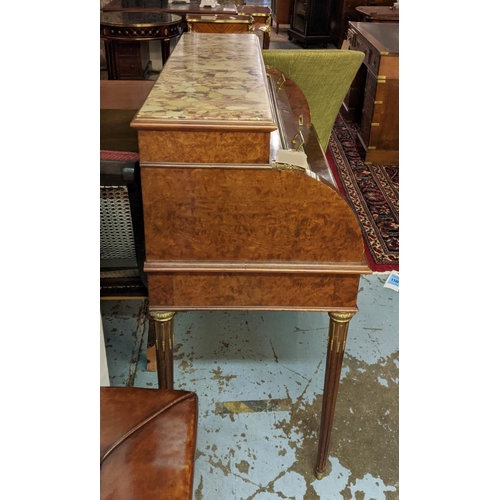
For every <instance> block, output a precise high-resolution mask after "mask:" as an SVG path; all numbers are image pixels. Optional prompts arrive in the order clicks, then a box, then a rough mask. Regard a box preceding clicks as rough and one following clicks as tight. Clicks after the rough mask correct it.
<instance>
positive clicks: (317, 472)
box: [314, 469, 325, 479]
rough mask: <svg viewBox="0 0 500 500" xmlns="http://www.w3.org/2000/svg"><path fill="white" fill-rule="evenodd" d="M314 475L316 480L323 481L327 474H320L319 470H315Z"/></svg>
mask: <svg viewBox="0 0 500 500" xmlns="http://www.w3.org/2000/svg"><path fill="white" fill-rule="evenodd" d="M314 475H315V476H316V479H323V478H324V477H325V473H324V472H320V471H319V470H318V469H314Z"/></svg>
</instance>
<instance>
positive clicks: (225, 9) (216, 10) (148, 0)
mask: <svg viewBox="0 0 500 500" xmlns="http://www.w3.org/2000/svg"><path fill="white" fill-rule="evenodd" d="M200 1H201V0H193V1H191V2H189V3H168V0H112V1H111V2H110V3H109V4H108V5H106V6H105V7H103V8H102V9H101V10H102V12H116V11H119V12H123V11H124V12H166V13H169V14H177V15H178V16H181V18H182V22H181V27H182V29H183V30H184V31H185V30H186V29H187V23H186V16H187V15H188V14H238V9H237V7H236V5H235V4H234V3H224V4H220V5H218V6H217V7H200Z"/></svg>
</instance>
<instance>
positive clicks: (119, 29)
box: [100, 12, 182, 80]
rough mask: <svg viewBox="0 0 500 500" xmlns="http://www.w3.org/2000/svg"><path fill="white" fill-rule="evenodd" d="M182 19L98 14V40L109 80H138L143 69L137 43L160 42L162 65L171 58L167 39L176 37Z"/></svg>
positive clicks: (145, 14)
mask: <svg viewBox="0 0 500 500" xmlns="http://www.w3.org/2000/svg"><path fill="white" fill-rule="evenodd" d="M181 20H182V19H181V17H180V16H178V15H176V14H168V13H166V12H101V20H100V24H101V38H102V39H103V40H104V47H105V51H106V68H107V70H108V79H109V80H141V79H143V78H144V77H145V74H144V73H145V68H144V65H143V63H142V58H141V47H140V44H141V43H143V42H150V41H154V40H159V41H160V42H161V54H162V62H163V64H165V62H166V61H167V59H168V56H169V55H170V40H171V39H173V38H175V37H178V36H179V26H180V23H181Z"/></svg>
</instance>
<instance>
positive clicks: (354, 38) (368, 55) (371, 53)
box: [347, 29, 380, 75]
mask: <svg viewBox="0 0 500 500" xmlns="http://www.w3.org/2000/svg"><path fill="white" fill-rule="evenodd" d="M347 40H348V41H349V46H350V48H352V49H353V50H359V51H360V52H363V53H364V54H365V58H364V60H363V64H365V65H366V67H367V68H368V69H369V70H370V71H372V72H373V73H374V74H375V75H376V74H378V68H379V64H380V54H379V53H378V52H377V51H376V50H375V49H374V48H373V47H372V46H371V45H369V44H368V43H366V41H365V40H364V39H363V37H360V36H359V35H358V34H356V32H355V31H354V30H352V29H349V30H348V32H347Z"/></svg>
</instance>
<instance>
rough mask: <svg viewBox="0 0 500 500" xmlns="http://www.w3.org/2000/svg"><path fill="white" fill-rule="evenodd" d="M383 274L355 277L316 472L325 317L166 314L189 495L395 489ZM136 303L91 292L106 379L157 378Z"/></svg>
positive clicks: (378, 495) (142, 310)
mask: <svg viewBox="0 0 500 500" xmlns="http://www.w3.org/2000/svg"><path fill="white" fill-rule="evenodd" d="M387 276H388V275H387V274H374V275H371V276H362V278H361V282H360V289H359V297H358V307H359V312H358V314H357V315H356V316H354V318H353V319H352V320H351V325H350V328H349V335H348V340H347V344H346V352H345V357H344V364H343V369H342V375H341V386H340V390H339V396H338V400H337V408H336V413H335V421H334V424H333V432H332V438H331V445H330V454H329V465H328V468H327V475H326V476H325V477H324V478H323V479H322V480H317V479H316V478H315V476H314V473H313V467H314V464H315V458H316V447H317V430H318V428H319V416H320V412H321V400H322V387H323V376H324V368H325V357H326V344H327V336H328V315H327V314H324V313H292V312H279V313H274V312H265V313H262V312H204V313H200V312H189V313H178V314H176V316H175V318H174V332H175V380H176V389H184V390H189V391H194V392H196V393H197V394H198V397H199V426H198V441H197V455H196V463H195V468H196V473H195V495H194V498H195V499H196V500H202V499H203V500H214V499H220V500H278V499H284V498H285V499H295V500H299V499H306V500H313V499H321V500H384V499H390V500H394V499H398V498H399V486H398V485H399V481H398V462H399V455H398V448H399V447H398V415H399V411H398V401H399V385H398V380H399V379H398V373H399V370H398V369H399V340H398V329H399V296H398V293H397V292H395V291H394V290H391V289H389V288H384V287H383V285H384V283H385V282H386V280H387ZM146 308H147V303H146V302H145V301H141V300H124V301H114V300H108V301H101V314H102V321H103V330H104V338H105V344H106V353H107V359H108V365H109V374H110V383H111V385H113V386H124V385H130V386H135V387H147V388H152V387H157V382H156V373H152V372H148V371H147V370H146V363H147V362H146V347H147V317H146ZM241 402H243V405H242V404H241Z"/></svg>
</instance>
